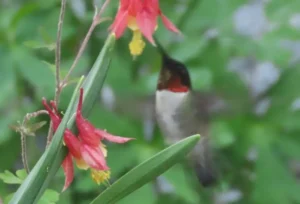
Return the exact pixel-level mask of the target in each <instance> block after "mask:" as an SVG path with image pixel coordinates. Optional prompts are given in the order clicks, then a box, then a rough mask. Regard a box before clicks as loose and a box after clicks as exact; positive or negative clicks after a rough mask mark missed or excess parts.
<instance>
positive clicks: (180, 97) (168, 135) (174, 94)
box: [155, 43, 225, 187]
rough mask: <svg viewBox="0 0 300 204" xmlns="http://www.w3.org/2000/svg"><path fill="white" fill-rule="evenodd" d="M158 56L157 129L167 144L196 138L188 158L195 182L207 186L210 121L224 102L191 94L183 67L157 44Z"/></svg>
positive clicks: (211, 172) (211, 173)
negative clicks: (195, 136)
mask: <svg viewBox="0 0 300 204" xmlns="http://www.w3.org/2000/svg"><path fill="white" fill-rule="evenodd" d="M157 47H158V50H159V52H160V54H161V56H162V65H161V69H160V72H159V77H158V82H157V88H156V93H155V112H156V119H157V122H158V126H159V128H160V130H161V132H162V134H163V136H164V138H165V139H166V142H167V143H170V144H172V143H174V142H177V141H179V140H181V139H183V138H185V137H188V136H191V135H194V134H200V135H201V139H200V141H199V143H198V144H197V145H196V146H195V148H194V149H193V151H192V152H191V154H190V161H191V163H192V165H193V166H194V169H195V172H196V175H197V177H198V180H199V182H200V183H201V184H202V185H203V186H204V187H206V186H211V185H213V184H214V183H215V182H216V181H217V172H216V171H215V165H214V162H213V154H212V153H213V152H212V146H211V139H210V133H209V130H210V118H211V116H212V114H213V113H214V112H218V111H219V110H221V109H223V108H224V106H225V104H224V101H223V100H222V99H221V98H220V97H218V96H216V95H215V94H213V93H202V92H198V91H197V92H195V91H194V90H193V89H192V83H191V78H190V74H189V71H188V69H187V67H186V66H185V65H184V64H183V63H181V62H179V61H177V60H175V59H172V58H171V57H170V56H169V55H168V54H167V53H166V52H165V51H164V50H163V48H162V47H161V45H159V43H157Z"/></svg>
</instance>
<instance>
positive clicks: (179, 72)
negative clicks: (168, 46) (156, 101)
mask: <svg viewBox="0 0 300 204" xmlns="http://www.w3.org/2000/svg"><path fill="white" fill-rule="evenodd" d="M191 88H192V87H191V80H190V75H189V72H188V70H187V68H186V67H185V65H184V64H182V63H181V62H178V61H176V60H174V59H172V58H170V57H169V56H167V55H166V54H165V53H163V54H162V68H161V70H160V74H159V79H158V84H157V90H168V91H171V92H176V93H182V92H188V91H189V90H190V89H191Z"/></svg>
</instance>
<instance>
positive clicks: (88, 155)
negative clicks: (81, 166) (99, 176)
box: [80, 144, 109, 171]
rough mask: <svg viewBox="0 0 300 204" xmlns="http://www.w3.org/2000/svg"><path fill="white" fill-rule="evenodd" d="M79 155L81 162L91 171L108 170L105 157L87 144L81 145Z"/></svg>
mask: <svg viewBox="0 0 300 204" xmlns="http://www.w3.org/2000/svg"><path fill="white" fill-rule="evenodd" d="M80 151H81V155H82V158H83V160H84V161H85V162H86V163H87V164H88V165H89V166H90V167H91V168H93V169H97V170H103V171H105V170H108V169H109V168H108V166H107V165H106V161H105V157H104V155H103V153H102V151H101V149H100V148H99V146H98V147H94V146H89V145H87V144H83V145H82V146H81V147H80Z"/></svg>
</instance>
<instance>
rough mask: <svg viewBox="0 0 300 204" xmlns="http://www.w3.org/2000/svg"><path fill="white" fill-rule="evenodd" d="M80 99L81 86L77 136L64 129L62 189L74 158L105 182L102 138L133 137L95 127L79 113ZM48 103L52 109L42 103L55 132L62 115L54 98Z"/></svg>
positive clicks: (121, 139) (117, 140)
mask: <svg viewBox="0 0 300 204" xmlns="http://www.w3.org/2000/svg"><path fill="white" fill-rule="evenodd" d="M82 100H83V89H80V97H79V102H78V108H77V111H76V125H77V129H78V131H79V137H76V136H75V135H74V134H73V133H72V132H71V131H70V130H69V129H68V128H66V130H65V132H64V143H65V145H66V146H67V148H68V150H69V153H68V155H67V156H66V158H65V159H64V161H63V163H62V167H63V169H64V173H65V176H66V178H65V185H64V188H63V191H64V190H65V189H67V188H68V187H69V185H70V184H71V182H72V181H73V178H74V169H73V158H74V159H75V161H76V164H77V166H78V167H79V168H81V169H85V170H87V169H89V168H91V172H92V178H93V180H94V181H96V182H97V183H98V184H100V183H103V182H105V181H107V180H108V179H109V176H110V172H109V168H108V166H107V164H106V160H105V157H106V155H107V151H106V149H105V146H104V145H103V144H102V143H101V141H102V140H104V139H105V140H108V141H111V142H115V143H125V142H128V141H129V140H131V139H132V138H124V137H119V136H113V135H111V134H109V133H107V132H106V131H104V130H100V129H96V128H95V127H94V126H93V125H92V124H91V123H90V122H89V121H88V120H86V119H85V118H83V116H82V113H81V109H82ZM50 104H51V106H52V109H53V110H52V109H51V108H50V107H49V105H48V104H47V102H46V100H45V99H43V105H44V107H45V108H46V110H47V111H48V113H49V116H50V118H51V121H52V123H53V130H54V131H56V129H57V128H58V126H59V124H60V122H61V117H60V115H59V112H58V110H57V107H56V104H55V103H54V102H53V101H51V102H50Z"/></svg>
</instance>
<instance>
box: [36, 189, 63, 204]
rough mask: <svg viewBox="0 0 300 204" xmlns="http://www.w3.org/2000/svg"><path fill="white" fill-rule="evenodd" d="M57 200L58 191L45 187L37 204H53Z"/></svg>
mask: <svg viewBox="0 0 300 204" xmlns="http://www.w3.org/2000/svg"><path fill="white" fill-rule="evenodd" d="M58 200H59V193H58V192H56V191H54V190H51V189H47V190H46V191H45V193H44V194H43V196H42V197H41V200H39V202H38V204H55V203H56V202H58Z"/></svg>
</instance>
